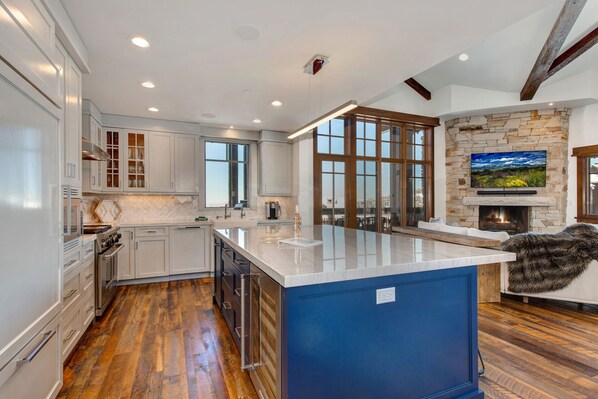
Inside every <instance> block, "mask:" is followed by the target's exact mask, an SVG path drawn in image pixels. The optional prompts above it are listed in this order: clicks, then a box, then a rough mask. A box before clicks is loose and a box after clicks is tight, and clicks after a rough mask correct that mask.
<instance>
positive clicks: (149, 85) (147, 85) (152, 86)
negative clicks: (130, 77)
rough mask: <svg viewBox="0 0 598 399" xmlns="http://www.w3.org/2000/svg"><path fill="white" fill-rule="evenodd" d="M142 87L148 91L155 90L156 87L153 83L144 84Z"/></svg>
mask: <svg viewBox="0 0 598 399" xmlns="http://www.w3.org/2000/svg"><path fill="white" fill-rule="evenodd" d="M141 86H143V87H145V88H146V89H153V88H154V87H156V85H155V84H154V83H153V82H150V81H147V82H143V83H142V84H141Z"/></svg>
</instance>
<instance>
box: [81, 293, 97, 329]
mask: <svg viewBox="0 0 598 399" xmlns="http://www.w3.org/2000/svg"><path fill="white" fill-rule="evenodd" d="M95 315H96V305H95V301H94V296H93V291H92V292H90V293H89V294H88V295H87V296H86V297H85V298H83V300H82V301H81V319H82V320H83V322H82V323H83V324H82V325H81V334H83V333H84V332H85V330H86V329H87V326H89V325H90V324H91V322H92V321H93V319H94V317H95Z"/></svg>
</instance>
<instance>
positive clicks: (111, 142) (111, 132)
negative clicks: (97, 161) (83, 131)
mask: <svg viewBox="0 0 598 399" xmlns="http://www.w3.org/2000/svg"><path fill="white" fill-rule="evenodd" d="M122 134H123V133H122V132H121V131H120V130H119V129H111V128H106V129H104V142H105V143H106V151H107V152H108V155H110V160H109V161H107V162H106V163H105V164H106V165H105V171H106V173H105V174H104V176H105V178H104V191H122V190H123V185H122V175H121V170H120V167H121V162H122V154H121V152H122V151H121V143H122Z"/></svg>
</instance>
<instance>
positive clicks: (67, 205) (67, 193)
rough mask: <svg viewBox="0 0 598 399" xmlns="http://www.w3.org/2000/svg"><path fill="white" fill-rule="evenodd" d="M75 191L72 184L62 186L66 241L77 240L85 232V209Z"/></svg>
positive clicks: (64, 240) (64, 236)
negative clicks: (74, 196)
mask: <svg viewBox="0 0 598 399" xmlns="http://www.w3.org/2000/svg"><path fill="white" fill-rule="evenodd" d="M75 192H76V190H75V189H73V188H72V187H71V186H70V185H65V186H62V199H63V210H64V216H63V242H64V243H68V242H70V241H73V240H76V239H77V238H79V237H81V235H82V233H83V209H82V206H81V200H80V199H79V198H73V195H74V194H75Z"/></svg>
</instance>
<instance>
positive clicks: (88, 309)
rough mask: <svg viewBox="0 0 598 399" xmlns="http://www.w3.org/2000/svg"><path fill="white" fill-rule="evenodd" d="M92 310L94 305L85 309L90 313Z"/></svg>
mask: <svg viewBox="0 0 598 399" xmlns="http://www.w3.org/2000/svg"><path fill="white" fill-rule="evenodd" d="M92 310H93V305H89V306H88V307H87V309H85V311H86V312H88V313H89V312H91V311H92Z"/></svg>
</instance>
